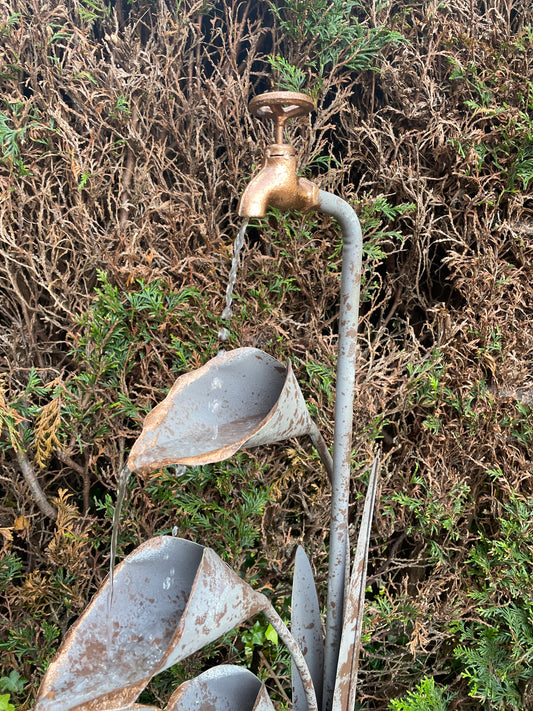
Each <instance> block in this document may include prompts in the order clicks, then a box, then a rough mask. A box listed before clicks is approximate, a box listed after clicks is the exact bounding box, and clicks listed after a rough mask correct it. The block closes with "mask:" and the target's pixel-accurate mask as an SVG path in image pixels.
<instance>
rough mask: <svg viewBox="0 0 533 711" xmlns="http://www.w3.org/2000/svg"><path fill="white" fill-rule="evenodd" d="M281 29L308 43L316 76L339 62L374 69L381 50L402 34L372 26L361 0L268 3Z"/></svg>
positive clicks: (348, 66)
mask: <svg viewBox="0 0 533 711" xmlns="http://www.w3.org/2000/svg"><path fill="white" fill-rule="evenodd" d="M269 4H270V7H271V9H272V12H273V13H274V15H275V16H276V18H277V20H278V22H279V25H280V28H281V29H282V30H283V32H284V33H285V34H286V35H288V36H289V37H291V38H292V39H293V40H294V41H296V42H297V43H298V44H300V45H303V44H306V45H307V50H308V51H309V53H310V55H311V64H312V65H313V66H314V68H315V70H316V72H317V74H318V77H319V78H321V77H323V76H324V75H325V73H326V72H327V71H331V70H332V69H333V68H335V67H337V66H339V65H342V68H343V70H344V71H345V70H349V71H354V72H361V71H365V70H375V69H376V65H377V63H378V61H379V55H380V52H381V51H382V50H383V49H384V48H385V47H387V46H388V45H391V44H396V43H398V42H401V41H404V38H403V36H402V35H401V34H400V33H398V32H395V31H392V30H389V29H387V28H385V27H383V26H380V25H378V26H372V25H371V24H370V23H369V22H368V12H367V9H366V7H365V5H364V3H363V2H361V0H312V1H311V2H309V0H283V1H282V2H272V1H270V2H269Z"/></svg>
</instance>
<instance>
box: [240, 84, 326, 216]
mask: <svg viewBox="0 0 533 711" xmlns="http://www.w3.org/2000/svg"><path fill="white" fill-rule="evenodd" d="M249 109H250V111H251V113H252V114H254V115H256V116H259V117H261V118H269V119H271V120H272V121H274V131H275V141H276V142H275V143H273V144H271V145H270V146H268V147H267V149H266V152H265V159H264V163H263V167H262V168H261V170H260V171H259V173H258V174H257V175H256V176H255V177H254V178H252V180H251V181H250V183H249V184H248V186H247V187H246V189H245V191H244V193H243V194H242V196H241V200H240V202H239V215H240V216H241V217H263V216H264V215H265V214H266V211H267V208H268V207H275V208H278V209H280V210H299V211H300V212H309V211H310V210H313V209H315V208H317V207H318V186H317V185H315V184H314V183H312V182H311V181H310V180H307V179H306V178H299V177H298V176H297V175H296V154H295V150H294V147H293V146H291V145H290V144H288V143H284V142H283V129H284V127H285V123H286V121H287V119H289V118H292V117H294V116H303V115H304V114H307V113H309V112H310V111H311V110H312V109H314V103H313V101H312V100H311V99H310V98H309V97H308V96H306V95H305V94H298V93H295V92H292V91H274V92H269V93H268V94H261V95H260V96H256V97H255V98H254V99H252V101H251V102H250V105H249Z"/></svg>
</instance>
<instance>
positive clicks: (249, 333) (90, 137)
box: [0, 0, 533, 711]
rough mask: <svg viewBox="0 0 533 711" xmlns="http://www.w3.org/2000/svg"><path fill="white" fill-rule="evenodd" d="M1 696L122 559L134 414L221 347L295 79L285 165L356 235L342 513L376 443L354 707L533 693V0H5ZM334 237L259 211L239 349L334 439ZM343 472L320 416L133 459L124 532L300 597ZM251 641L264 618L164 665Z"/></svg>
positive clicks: (26, 692)
mask: <svg viewBox="0 0 533 711" xmlns="http://www.w3.org/2000/svg"><path fill="white" fill-rule="evenodd" d="M1 8H2V12H1V13H0V96H1V97H2V98H1V100H0V708H6V709H11V708H15V709H17V711H26V710H27V709H30V708H31V707H32V704H33V700H34V697H35V693H36V690H37V687H38V684H39V681H40V679H41V677H42V675H43V674H44V671H45V669H46V667H47V665H48V663H49V662H50V659H51V658H52V656H53V654H54V652H55V650H56V649H57V647H58V645H59V642H60V640H61V638H62V637H63V635H64V634H65V632H66V631H67V629H68V628H69V627H70V626H71V625H72V624H73V622H74V621H75V620H76V619H77V617H78V616H79V615H80V614H81V612H82V611H83V609H84V608H85V607H86V605H87V603H88V601H89V600H90V598H91V596H92V595H93V594H94V592H95V591H96V589H97V588H98V586H99V585H100V584H101V583H102V581H103V579H104V578H105V576H106V574H107V570H108V566H109V543H110V527H111V519H112V514H113V507H114V503H115V501H116V485H117V479H118V474H119V472H120V470H121V468H122V465H123V463H124V461H125V459H126V457H127V455H128V452H129V449H130V447H131V446H132V444H133V442H134V440H135V438H136V437H137V436H138V434H139V432H140V428H141V423H142V419H143V417H144V416H145V414H146V413H147V412H148V411H149V410H150V409H151V408H152V407H153V406H154V405H155V404H156V403H158V402H159V401H160V400H161V399H162V398H163V397H164V395H165V393H166V392H167V391H168V389H169V388H170V387H171V385H172V384H173V382H174V381H175V379H176V378H177V377H178V376H179V375H180V374H182V373H184V372H186V371H188V370H192V369H194V368H197V367H199V366H200V365H202V364H203V363H205V362H206V361H207V360H209V359H210V358H211V357H213V356H214V355H215V354H216V352H217V350H218V348H219V343H218V341H217V332H218V329H219V328H220V327H221V325H222V322H221V318H220V314H221V312H222V309H223V306H224V294H225V288H226V282H227V277H228V272H229V267H230V262H231V253H232V242H233V238H234V236H235V233H236V231H237V229H238V227H239V224H238V218H237V217H236V215H237V204H238V199H239V195H240V194H241V192H242V190H243V189H244V187H245V185H246V184H247V182H248V180H249V179H250V176H251V175H252V174H253V172H254V170H255V168H256V167H257V166H258V165H259V164H260V162H261V160H262V152H263V146H264V145H265V144H266V143H268V142H270V141H271V135H270V129H269V127H268V126H267V125H263V124H262V123H261V122H260V121H258V120H256V119H255V118H252V117H251V116H250V115H249V113H248V111H247V103H248V101H249V99H250V98H251V97H252V96H254V95H256V94H259V93H261V92H263V91H268V90H270V89H274V88H283V89H291V90H294V91H305V92H307V93H309V94H311V96H312V97H313V99H314V100H315V101H316V107H317V108H316V111H315V112H314V113H313V114H312V115H311V117H310V118H305V119H301V120H298V121H292V122H291V123H290V125H289V127H288V131H287V135H288V140H290V141H291V142H293V143H294V145H295V147H296V149H297V152H298V156H299V161H300V166H299V170H300V172H301V174H304V175H305V176H306V177H310V178H312V179H313V180H315V181H316V182H317V183H318V185H319V186H320V187H321V188H322V189H325V190H329V191H332V192H335V193H337V194H339V195H341V196H342V197H344V199H346V200H348V201H349V202H350V203H351V204H352V205H353V206H354V207H355V209H356V210H357V212H358V214H359V216H360V218H361V222H362V224H363V228H364V231H365V235H366V237H365V271H364V284H363V289H364V298H363V305H362V317H361V326H360V331H359V344H358V345H359V356H358V358H359V360H358V372H357V397H356V402H355V406H354V451H353V456H352V463H353V484H352V489H353V490H352V501H354V505H353V511H352V524H353V527H352V530H351V534H353V539H355V533H356V527H357V522H358V517H359V514H360V507H361V502H362V497H363V496H364V491H365V481H366V479H365V477H366V476H367V472H368V465H369V462H371V460H372V457H373V453H374V449H375V447H376V445H379V446H380V447H381V449H382V478H381V486H380V503H379V507H378V509H377V512H376V516H375V524H374V529H373V533H372V539H371V550H370V567H369V577H368V591H367V600H368V603H367V608H366V613H365V623H364V645H363V650H362V658H361V668H360V674H359V678H360V682H359V687H358V701H357V704H358V708H360V709H367V710H369V711H370V710H372V709H376V710H382V711H385V709H401V710H403V709H411V708H419V709H425V708H427V709H438V710H439V711H440V710H441V709H446V710H450V711H452V710H453V709H462V710H463V709H464V710H465V711H470V710H471V709H472V710H476V709H486V708H491V709H502V710H505V711H507V710H512V711H515V710H516V711H522V710H524V711H525V710H527V709H529V708H531V707H532V705H533V680H532V679H531V671H530V670H531V666H532V660H531V649H532V642H533V630H532V626H531V616H532V614H533V611H532V609H531V601H530V599H529V592H530V590H531V585H532V579H531V577H532V572H531V571H532V565H531V561H532V557H533V535H532V524H531V521H532V520H533V511H532V507H531V497H532V494H533V471H532V461H531V441H532V432H533V425H532V406H533V381H532V375H531V363H532V361H533V326H532V323H533V319H532V304H533V292H532V286H531V285H532V284H533V262H532V259H531V255H532V254H533V199H532V194H531V187H532V185H533V181H532V176H533V123H532V122H533V88H532V83H531V76H532V68H533V30H532V28H533V17H532V12H531V8H530V6H529V4H528V3H527V2H526V1H525V0H509V1H505V2H504V0H494V1H493V2H490V3H487V2H484V1H483V0H474V1H473V2H468V3H466V2H462V0H451V2H448V3H437V2H433V1H432V0H418V1H417V2H395V1H394V0H388V1H385V2H373V3H371V2H367V0H359V1H357V2H355V1H354V0H335V1H334V2H325V1H324V0H306V2H300V1H299V0H279V1H278V0H264V1H263V0H261V1H258V2H250V0H231V1H230V0H216V1H214V2H209V3H206V2H196V0H180V1H179V2H176V1H175V0H161V1H160V2H152V1H151V0H128V1H127V2H126V0H116V2H115V0H113V1H111V0H59V1H58V0H42V1H40V2H34V1H33V0H3V1H2V3H1ZM341 259H342V246H341V244H340V236H339V232H338V230H337V228H336V226H335V225H334V224H332V223H331V221H330V220H329V219H326V218H324V217H322V216H318V215H316V214H311V215H306V216H302V215H297V214H295V215H286V214H280V213H278V212H276V211H274V210H272V211H271V212H269V213H268V215H267V216H266V217H265V218H264V219H263V220H256V221H252V222H251V224H250V226H249V228H248V237H247V242H246V245H245V248H244V255H243V260H242V263H241V267H240V271H239V277H238V281H237V284H236V287H235V299H234V318H233V321H232V323H231V334H230V340H229V343H228V347H239V346H255V347H259V348H263V349H265V350H267V351H268V352H269V353H271V354H272V355H273V356H275V357H277V358H279V359H280V360H281V361H285V360H286V359H287V358H290V359H291V362H292V364H293V367H294V369H295V372H296V374H297V376H298V378H299V380H300V382H301V385H302V390H303V392H304V394H305V396H306V399H307V402H308V404H309V408H310V410H311V412H312V414H313V415H314V417H315V418H316V419H317V421H318V423H319V424H320V427H321V429H322V431H323V434H324V436H325V438H326V440H327V441H328V442H329V443H331V441H332V423H333V406H334V387H335V382H334V372H335V358H336V337H337V316H338V289H339V277H340V266H341ZM328 497H329V487H328V484H327V481H326V478H325V476H324V475H323V473H322V471H321V468H320V466H319V464H318V461H317V457H316V455H315V453H314V452H313V451H312V449H311V447H310V445H309V444H308V443H307V442H305V441H297V442H296V441H291V442H288V443H286V444H285V445H283V446H275V447H274V446H272V447H268V448H264V449H261V450H254V451H251V452H247V453H241V454H239V455H238V457H236V458H234V459H232V460H231V461H230V462H226V463H221V464H219V465H215V466H212V467H202V468H201V469H198V470H189V471H187V472H185V473H184V474H182V476H178V473H177V472H176V471H175V470H173V469H172V468H169V469H167V470H162V471H159V472H155V473H154V475H153V476H150V477H148V478H146V479H144V478H142V477H137V476H133V477H132V478H131V479H130V481H129V484H128V493H127V498H126V503H125V505H124V510H123V513H122V519H121V529H120V534H119V556H123V555H124V554H127V553H128V552H129V551H130V550H132V548H133V547H135V546H136V545H138V544H139V543H140V542H141V541H143V540H145V539H146V538H148V537H150V536H152V535H157V534H160V533H169V532H171V531H172V530H173V529H174V527H177V528H178V530H179V535H181V536H184V537H186V538H191V539H196V540H198V541H199V542H201V543H203V544H205V545H208V546H212V547H213V548H214V549H215V550H216V551H217V552H218V553H219V554H220V555H222V556H223V557H224V558H225V559H226V560H228V562H230V563H231V565H232V566H233V567H234V568H236V569H238V570H239V571H240V574H241V575H242V576H243V577H245V578H246V579H247V580H249V581H250V582H252V583H253V584H254V586H255V587H257V588H260V589H262V590H263V591H264V592H265V593H266V594H268V596H269V597H270V598H271V599H272V600H273V602H274V604H275V606H276V607H277V609H279V610H280V611H281V612H282V614H283V616H284V617H285V619H287V618H288V617H289V590H290V575H291V567H292V563H293V560H294V554H295V549H296V545H297V544H298V543H301V544H303V545H304V547H305V548H306V549H307V551H308V552H309V554H310V557H311V558H312V560H313V563H314V566H315V572H316V577H317V580H318V586H319V592H320V595H321V596H322V599H324V593H325V580H326V574H327V521H328V505H329V501H328ZM227 661H230V662H235V663H240V664H244V665H246V666H248V667H249V668H251V669H252V670H253V671H254V672H255V673H257V674H259V675H260V676H261V677H262V678H264V679H265V681H266V682H267V685H268V688H269V692H270V693H271V694H272V696H273V698H275V700H276V703H277V704H278V705H279V707H280V708H288V707H289V704H290V692H289V689H290V683H289V681H288V669H287V655H286V653H285V651H284V649H283V645H281V644H280V643H279V642H277V641H276V640H275V639H273V638H272V635H271V633H270V631H269V630H268V625H267V624H266V623H265V621H264V620H262V619H261V618H259V619H258V620H254V621H253V622H252V623H251V624H250V625H249V626H248V627H244V628H242V629H240V630H236V631H234V632H232V633H230V634H228V635H226V637H225V638H224V639H223V640H221V641H220V642H217V643H216V644H214V645H212V646H211V647H210V648H209V649H208V650H207V652H206V653H205V654H204V655H194V656H193V657H192V658H191V659H188V660H186V662H185V663H184V664H182V665H179V666H178V667H175V668H172V669H171V670H168V671H167V672H165V674H163V675H161V677H160V678H158V679H156V680H154V682H153V683H152V685H151V686H150V688H149V690H148V691H147V692H146V695H145V696H143V700H144V701H146V702H154V703H157V704H160V705H164V703H166V699H168V697H169V695H170V694H171V693H172V691H173V690H174V689H175V687H176V685H177V684H178V683H179V682H180V681H182V680H184V679H186V678H188V677H190V676H192V675H194V674H197V673H199V672H200V671H202V670H203V669H204V668H206V667H208V666H211V665H213V664H215V663H222V662H227Z"/></svg>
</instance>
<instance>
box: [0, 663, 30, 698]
mask: <svg viewBox="0 0 533 711" xmlns="http://www.w3.org/2000/svg"><path fill="white" fill-rule="evenodd" d="M27 681H28V680H27V679H24V678H23V677H21V676H20V674H19V673H18V671H15V670H14V669H13V670H12V671H11V672H10V673H9V676H3V677H0V691H10V692H12V693H14V694H20V693H21V692H22V691H23V689H24V686H25V684H26V683H27Z"/></svg>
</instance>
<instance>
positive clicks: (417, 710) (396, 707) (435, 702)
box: [389, 677, 451, 711]
mask: <svg viewBox="0 0 533 711" xmlns="http://www.w3.org/2000/svg"><path fill="white" fill-rule="evenodd" d="M450 700H451V696H450V695H449V694H447V693H446V689H442V688H440V687H438V686H437V685H436V684H435V679H433V678H432V677H424V678H423V679H422V681H421V682H420V684H419V685H418V688H417V689H415V691H410V692H409V693H408V694H406V696H404V697H403V698H401V699H393V700H392V701H391V703H390V706H389V708H390V709H392V710H393V711H447V709H448V703H449V701H450Z"/></svg>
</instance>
